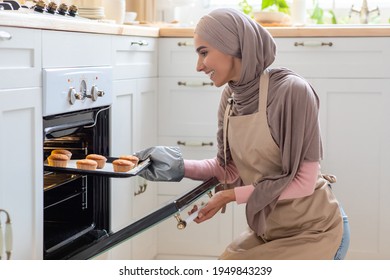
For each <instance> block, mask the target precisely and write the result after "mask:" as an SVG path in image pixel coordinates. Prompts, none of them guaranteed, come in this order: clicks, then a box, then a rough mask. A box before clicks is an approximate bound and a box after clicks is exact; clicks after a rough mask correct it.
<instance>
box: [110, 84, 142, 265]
mask: <svg viewBox="0 0 390 280" xmlns="http://www.w3.org/2000/svg"><path fill="white" fill-rule="evenodd" d="M136 91H137V83H136V81H135V80H128V81H114V82H113V92H114V95H115V97H114V100H113V104H112V110H111V149H110V150H111V155H112V156H120V155H123V154H132V153H133V133H134V126H133V120H134V108H135V101H134V100H135V95H136ZM134 189H135V180H134V178H128V179H123V178H119V179H111V217H110V218H111V230H113V231H118V230H120V229H122V228H123V227H125V226H127V225H129V224H130V223H131V220H132V205H133V197H134ZM110 258H112V259H131V258H132V256H131V241H130V240H128V241H126V242H123V243H122V244H120V245H119V246H117V247H115V248H113V249H112V250H110Z"/></svg>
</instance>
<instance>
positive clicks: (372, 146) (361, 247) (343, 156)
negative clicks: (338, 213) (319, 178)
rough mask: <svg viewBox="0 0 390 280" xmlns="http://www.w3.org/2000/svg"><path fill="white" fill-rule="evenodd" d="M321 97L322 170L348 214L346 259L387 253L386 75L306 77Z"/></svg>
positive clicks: (389, 82) (389, 96) (389, 153)
mask: <svg viewBox="0 0 390 280" xmlns="http://www.w3.org/2000/svg"><path fill="white" fill-rule="evenodd" d="M310 82H311V83H312V85H313V86H314V88H316V89H317V92H318V94H319V96H320V99H321V111H320V121H321V130H322V134H323V140H324V151H325V153H324V159H323V161H322V164H321V166H322V170H323V172H324V173H332V174H335V175H336V176H337V183H336V184H334V187H333V189H334V192H335V193H336V196H337V197H338V199H339V201H340V202H341V204H342V205H343V207H344V210H345V211H346V213H347V214H348V217H349V222H350V228H351V245H350V249H349V252H348V258H349V259H389V258H390V244H389V242H388V236H389V235H390V218H389V213H390V204H389V200H390V189H389V187H388V182H389V180H390V174H389V172H388V170H389V169H390V163H389V161H388V159H389V158H390V149H389V147H388V143H390V127H389V125H388V120H389V119H390V111H389V108H388V107H389V105H390V93H389V91H388V88H389V87H390V77H389V78H387V79H310Z"/></svg>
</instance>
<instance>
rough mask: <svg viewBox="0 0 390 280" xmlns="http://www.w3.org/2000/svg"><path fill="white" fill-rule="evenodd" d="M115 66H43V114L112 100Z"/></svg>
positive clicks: (72, 109)
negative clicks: (113, 69)
mask: <svg viewBox="0 0 390 280" xmlns="http://www.w3.org/2000/svg"><path fill="white" fill-rule="evenodd" d="M112 96H113V95H112V67H109V66H102V67H82V68H53V69H43V116H51V115H57V114H63V113H68V112H72V111H80V110H85V109H91V108H95V107H101V106H107V105H111V104H112Z"/></svg>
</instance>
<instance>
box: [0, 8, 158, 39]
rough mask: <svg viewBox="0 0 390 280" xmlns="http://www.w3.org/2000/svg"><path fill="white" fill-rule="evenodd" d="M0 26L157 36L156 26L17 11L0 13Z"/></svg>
mask: <svg viewBox="0 0 390 280" xmlns="http://www.w3.org/2000/svg"><path fill="white" fill-rule="evenodd" d="M0 26H12V27H26V28H36V29H48V30H61V31H75V32H87V33H99V34H117V35H132V36H146V37H158V36H159V27H157V26H142V25H119V24H113V23H106V22H99V21H96V20H88V19H80V20H74V19H72V18H66V17H64V18H62V16H58V15H56V16H54V15H53V16H51V15H41V14H38V13H28V14H27V13H19V12H18V11H0Z"/></svg>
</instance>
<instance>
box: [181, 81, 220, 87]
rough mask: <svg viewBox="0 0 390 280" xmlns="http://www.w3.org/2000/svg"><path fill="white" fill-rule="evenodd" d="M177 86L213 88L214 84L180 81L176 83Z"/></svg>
mask: <svg viewBox="0 0 390 280" xmlns="http://www.w3.org/2000/svg"><path fill="white" fill-rule="evenodd" d="M177 84H178V85H179V86H185V87H205V86H213V85H214V83H213V82H208V83H206V82H201V83H198V82H182V81H178V82H177Z"/></svg>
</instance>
